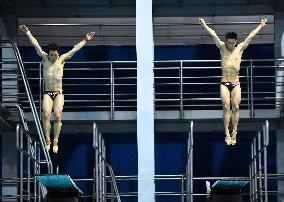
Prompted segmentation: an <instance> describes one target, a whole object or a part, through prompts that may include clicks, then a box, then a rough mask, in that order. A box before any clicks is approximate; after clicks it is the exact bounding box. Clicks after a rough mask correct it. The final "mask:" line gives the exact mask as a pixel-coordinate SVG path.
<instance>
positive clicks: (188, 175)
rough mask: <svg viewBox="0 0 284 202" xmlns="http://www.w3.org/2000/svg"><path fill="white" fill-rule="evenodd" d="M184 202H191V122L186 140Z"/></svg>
mask: <svg viewBox="0 0 284 202" xmlns="http://www.w3.org/2000/svg"><path fill="white" fill-rule="evenodd" d="M185 176H186V177H185V178H186V201H187V202H193V121H191V122H190V130H189V133H188V140H187V162H186V173H185Z"/></svg>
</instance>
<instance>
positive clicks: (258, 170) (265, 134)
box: [249, 121, 269, 202]
mask: <svg viewBox="0 0 284 202" xmlns="http://www.w3.org/2000/svg"><path fill="white" fill-rule="evenodd" d="M268 145H269V123H268V121H266V122H265V124H264V125H263V126H262V128H261V130H260V131H258V133H257V135H256V136H255V137H254V138H253V141H252V143H251V163H250V167H249V169H250V179H251V180H252V181H251V187H250V189H251V201H253V202H254V201H261V202H262V201H265V202H266V201H268V188H267V147H268Z"/></svg>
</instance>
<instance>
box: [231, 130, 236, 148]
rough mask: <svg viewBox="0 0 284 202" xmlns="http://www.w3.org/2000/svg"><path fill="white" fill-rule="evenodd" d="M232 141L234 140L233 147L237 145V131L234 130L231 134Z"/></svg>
mask: <svg viewBox="0 0 284 202" xmlns="http://www.w3.org/2000/svg"><path fill="white" fill-rule="evenodd" d="M231 139H232V142H231V143H232V145H235V144H236V143H237V131H235V130H233V131H232V133H231Z"/></svg>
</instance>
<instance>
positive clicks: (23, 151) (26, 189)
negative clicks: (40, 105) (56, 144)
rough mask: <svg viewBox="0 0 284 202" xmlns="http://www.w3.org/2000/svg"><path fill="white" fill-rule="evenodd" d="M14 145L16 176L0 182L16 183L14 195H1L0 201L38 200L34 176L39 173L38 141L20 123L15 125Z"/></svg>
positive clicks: (42, 162) (37, 183)
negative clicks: (17, 164) (15, 139)
mask: <svg viewBox="0 0 284 202" xmlns="http://www.w3.org/2000/svg"><path fill="white" fill-rule="evenodd" d="M16 138H17V141H16V147H17V151H18V154H19V168H18V177H17V178H9V179H8V178H2V179H1V184H7V183H13V184H16V185H17V192H16V194H15V195H2V196H1V201H8V200H12V199H16V200H17V201H20V202H22V201H40V198H41V196H40V193H41V192H40V186H39V182H38V181H37V180H36V178H35V176H36V175H37V174H40V173H41V165H42V164H45V162H44V161H42V160H41V152H40V149H41V146H40V143H39V142H38V141H37V140H36V139H35V138H33V137H31V136H30V134H29V133H28V132H27V131H26V130H25V129H24V128H23V127H22V126H21V125H20V124H17V126H16Z"/></svg>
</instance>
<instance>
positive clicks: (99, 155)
mask: <svg viewBox="0 0 284 202" xmlns="http://www.w3.org/2000/svg"><path fill="white" fill-rule="evenodd" d="M93 147H94V148H95V167H94V185H93V199H96V201H106V199H108V198H110V199H116V201H118V202H121V200H120V195H119V192H118V189H117V185H116V179H115V176H114V173H113V170H112V167H111V166H110V165H109V164H108V163H107V162H106V147H105V141H104V139H103V137H102V135H101V133H99V131H98V128H97V125H96V123H94V125H93ZM107 170H108V171H109V174H110V182H111V191H110V193H109V192H108V190H107V180H106V177H107Z"/></svg>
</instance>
